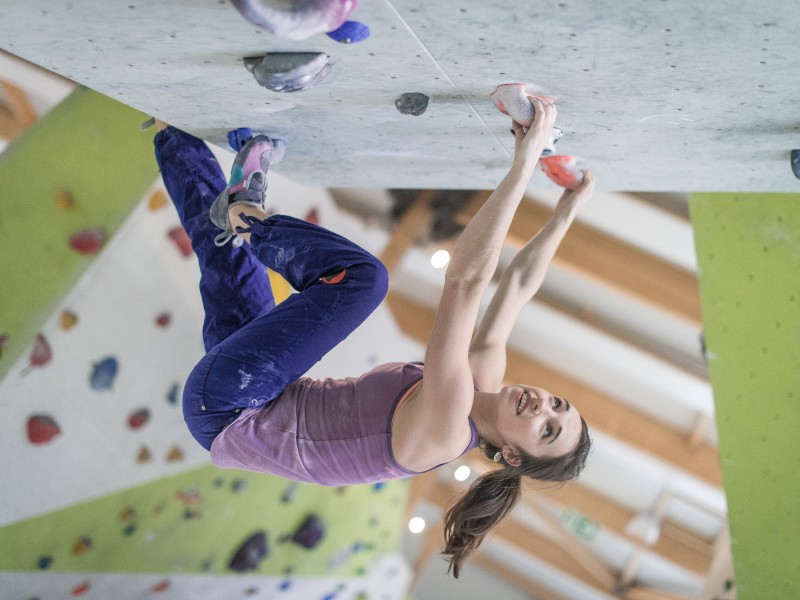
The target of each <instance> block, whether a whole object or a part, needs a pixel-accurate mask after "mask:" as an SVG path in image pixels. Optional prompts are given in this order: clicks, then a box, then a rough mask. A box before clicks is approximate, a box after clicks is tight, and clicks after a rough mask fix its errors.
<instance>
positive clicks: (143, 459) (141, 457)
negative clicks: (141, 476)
mask: <svg viewBox="0 0 800 600" xmlns="http://www.w3.org/2000/svg"><path fill="white" fill-rule="evenodd" d="M152 459H153V455H152V454H150V449H149V448H148V447H147V446H142V447H141V448H140V449H139V454H138V455H137V456H136V462H138V463H139V464H144V463H148V462H150V461H151V460H152Z"/></svg>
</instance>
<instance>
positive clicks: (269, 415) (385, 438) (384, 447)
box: [211, 363, 479, 485]
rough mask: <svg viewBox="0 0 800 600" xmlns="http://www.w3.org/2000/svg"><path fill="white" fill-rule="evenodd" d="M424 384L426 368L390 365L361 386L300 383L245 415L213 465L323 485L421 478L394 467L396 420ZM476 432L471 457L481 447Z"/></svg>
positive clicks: (222, 439)
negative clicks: (402, 406)
mask: <svg viewBox="0 0 800 600" xmlns="http://www.w3.org/2000/svg"><path fill="white" fill-rule="evenodd" d="M421 379H422V365H420V364H419V363H388V364H384V365H380V366H378V367H375V368H374V369H372V370H371V371H369V372H368V373H365V374H364V375H362V376H361V377H358V378H355V377H352V378H347V379H323V380H316V379H309V378H305V377H304V378H301V379H298V380H297V381H295V382H294V383H292V384H290V385H289V386H288V387H287V388H286V389H285V390H284V391H283V393H282V394H281V395H280V396H278V398H276V399H275V400H273V401H272V402H271V403H269V404H268V405H267V406H265V407H264V408H256V409H246V410H244V411H242V413H241V414H240V415H239V416H238V417H237V419H236V420H235V421H234V422H233V423H231V424H230V425H228V426H227V427H226V428H225V429H223V430H222V432H221V433H220V434H219V435H218V436H217V437H216V439H215V440H214V443H213V444H212V445H211V461H212V462H213V463H214V464H215V465H216V466H218V467H222V468H226V469H244V470H247V471H258V472H263V473H272V474H274V475H280V476H281V477H286V478H287V479H293V480H295V481H308V482H312V483H318V484H321V485H348V484H355V483H375V482H379V481H386V480H388V479H396V478H399V477H409V476H411V475H416V474H417V473H415V472H413V471H409V470H407V469H404V468H403V467H401V466H400V465H398V464H397V461H396V460H395V459H394V455H393V454H392V417H393V416H394V411H395V409H396V408H397V405H398V403H399V402H400V400H401V398H403V396H404V395H405V394H406V392H408V391H409V390H410V389H411V388H412V387H413V386H414V385H415V384H416V383H417V382H419V381H420V380H421ZM469 425H470V429H471V430H472V438H471V439H470V442H469V444H468V445H467V447H466V448H465V449H464V452H467V451H469V450H471V449H473V448H475V447H476V446H477V445H478V441H479V439H478V430H477V428H476V427H475V424H474V423H473V422H472V420H470V422H469ZM462 454H463V453H462ZM440 466H441V465H440Z"/></svg>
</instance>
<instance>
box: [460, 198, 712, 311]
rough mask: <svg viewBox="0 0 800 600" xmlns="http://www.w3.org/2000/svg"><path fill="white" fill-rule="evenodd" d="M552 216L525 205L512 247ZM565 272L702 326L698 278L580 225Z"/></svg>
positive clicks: (567, 249) (475, 203)
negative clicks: (603, 285)
mask: <svg viewBox="0 0 800 600" xmlns="http://www.w3.org/2000/svg"><path fill="white" fill-rule="evenodd" d="M489 193H490V192H484V191H480V192H476V193H475V195H474V197H473V199H472V201H471V202H469V203H468V204H467V206H466V207H465V208H464V210H463V211H462V213H461V215H460V220H461V221H463V222H466V221H468V220H469V219H470V218H472V216H474V215H475V213H477V211H478V209H479V208H480V207H481V206H482V205H483V203H484V202H485V201H486V198H488V196H489ZM551 215H552V211H551V210H550V209H549V208H547V207H545V206H542V205H541V204H539V203H536V202H534V201H531V200H528V201H523V202H522V203H521V204H520V206H519V208H518V209H517V212H516V215H515V216H514V220H513V221H512V223H511V228H510V229H509V233H508V236H507V239H506V241H507V243H508V244H510V245H512V246H514V247H521V246H523V245H524V244H526V243H527V242H528V240H529V239H530V238H531V237H532V236H533V235H534V234H535V233H536V232H537V231H539V229H541V227H542V226H543V225H544V224H545V222H546V221H547V220H548V219H549V218H550V216H551ZM553 262H554V264H561V265H563V267H564V268H565V269H569V270H572V271H574V272H578V273H580V274H581V275H582V276H584V277H586V278H588V279H591V280H595V281H598V280H599V281H602V282H603V283H604V284H605V285H608V286H611V287H613V288H616V289H619V290H620V291H622V292H624V293H627V294H629V295H631V296H633V297H635V298H637V299H638V300H640V301H642V302H645V303H647V304H649V305H652V306H655V307H657V308H659V309H660V310H664V311H666V312H668V313H670V314H673V315H678V316H680V317H682V318H684V319H686V320H688V321H689V322H691V323H693V324H697V325H698V326H699V324H700V323H701V322H702V317H701V315H700V293H699V288H698V284H697V278H696V277H695V275H694V274H693V273H690V272H688V271H685V270H683V269H681V268H679V267H676V266H674V265H671V264H670V263H667V262H666V261H663V260H661V259H659V258H657V257H655V256H653V255H651V254H649V253H647V252H644V251H642V250H639V249H638V248H636V247H634V246H631V245H629V244H627V243H625V242H622V241H620V240H618V239H616V238H614V237H612V236H610V235H607V234H605V233H603V232H600V231H598V230H597V229H594V228H593V227H590V226H588V225H585V224H583V223H581V222H580V221H576V222H575V223H573V224H572V226H571V227H570V230H569V231H568V232H567V234H566V236H564V239H563V241H562V242H561V245H560V246H559V248H558V252H556V255H555V258H554V259H553Z"/></svg>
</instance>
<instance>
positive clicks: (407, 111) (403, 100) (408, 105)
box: [394, 92, 430, 117]
mask: <svg viewBox="0 0 800 600" xmlns="http://www.w3.org/2000/svg"><path fill="white" fill-rule="evenodd" d="M428 100H430V99H429V98H428V97H427V96H426V95H425V94H420V93H419V92H407V93H405V94H402V95H401V96H400V97H399V98H398V99H397V100H395V101H394V105H395V107H396V108H397V110H398V111H399V112H400V114H403V115H413V116H415V117H418V116H420V115H421V114H422V113H424V112H425V111H426V110H427V108H428Z"/></svg>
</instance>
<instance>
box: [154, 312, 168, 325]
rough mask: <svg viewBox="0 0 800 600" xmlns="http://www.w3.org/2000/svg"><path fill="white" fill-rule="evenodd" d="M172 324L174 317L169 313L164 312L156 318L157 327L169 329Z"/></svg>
mask: <svg viewBox="0 0 800 600" xmlns="http://www.w3.org/2000/svg"><path fill="white" fill-rule="evenodd" d="M171 322H172V315H171V314H169V313H168V312H163V313H161V314H160V315H158V316H157V317H156V325H158V326H159V327H168V326H169V324H170V323H171Z"/></svg>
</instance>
